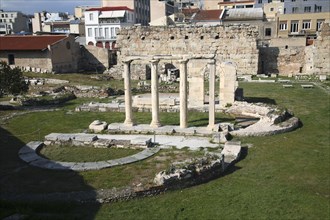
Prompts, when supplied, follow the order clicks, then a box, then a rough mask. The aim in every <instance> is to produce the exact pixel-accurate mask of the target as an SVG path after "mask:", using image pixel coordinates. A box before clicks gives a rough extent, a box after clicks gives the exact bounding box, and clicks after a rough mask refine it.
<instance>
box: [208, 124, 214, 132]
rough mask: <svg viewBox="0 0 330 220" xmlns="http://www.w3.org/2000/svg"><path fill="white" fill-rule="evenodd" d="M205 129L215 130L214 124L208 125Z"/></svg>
mask: <svg viewBox="0 0 330 220" xmlns="http://www.w3.org/2000/svg"><path fill="white" fill-rule="evenodd" d="M207 129H209V130H211V131H213V130H214V129H215V124H210V125H208V126H207Z"/></svg>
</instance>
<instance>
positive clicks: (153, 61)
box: [149, 59, 159, 64]
mask: <svg viewBox="0 0 330 220" xmlns="http://www.w3.org/2000/svg"><path fill="white" fill-rule="evenodd" d="M149 62H150V63H152V64H158V63H159V60H158V59H153V60H150V61H149Z"/></svg>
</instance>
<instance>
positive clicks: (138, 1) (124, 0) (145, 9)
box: [102, 0, 158, 26]
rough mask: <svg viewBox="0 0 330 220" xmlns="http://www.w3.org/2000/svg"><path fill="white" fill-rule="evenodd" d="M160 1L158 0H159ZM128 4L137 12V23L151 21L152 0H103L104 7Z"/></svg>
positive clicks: (145, 23) (145, 24)
mask: <svg viewBox="0 0 330 220" xmlns="http://www.w3.org/2000/svg"><path fill="white" fill-rule="evenodd" d="M157 1H158V0H157ZM120 6H126V7H127V8H130V9H132V10H133V11H134V13H135V23H137V24H141V25H144V26H147V25H148V24H149V22H150V0H102V7H120Z"/></svg>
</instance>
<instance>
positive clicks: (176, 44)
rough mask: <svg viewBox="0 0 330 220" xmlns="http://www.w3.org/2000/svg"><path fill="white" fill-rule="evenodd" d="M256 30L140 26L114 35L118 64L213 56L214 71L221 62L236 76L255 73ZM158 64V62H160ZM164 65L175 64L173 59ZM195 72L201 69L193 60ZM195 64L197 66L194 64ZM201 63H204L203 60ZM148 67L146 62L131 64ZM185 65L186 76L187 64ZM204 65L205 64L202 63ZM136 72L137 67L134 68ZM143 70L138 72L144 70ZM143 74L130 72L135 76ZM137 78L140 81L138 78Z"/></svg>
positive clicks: (256, 65)
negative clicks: (229, 65) (234, 70)
mask: <svg viewBox="0 0 330 220" xmlns="http://www.w3.org/2000/svg"><path fill="white" fill-rule="evenodd" d="M257 36H258V28H257V27H254V26H249V25H231V26H212V27H211V26H210V27H142V26H134V27H130V28H125V29H121V30H120V32H119V33H118V34H117V45H118V47H119V48H120V49H119V50H120V52H119V53H118V65H121V63H122V61H123V60H125V59H126V58H127V57H129V56H141V57H143V56H153V55H158V56H162V55H167V56H170V55H172V56H194V55H196V54H197V55H214V58H215V59H216V64H217V72H218V68H219V67H220V64H221V63H222V62H232V63H234V64H235V65H236V66H237V74H238V75H243V74H257V70H258V59H259V56H258V54H259V51H258V49H257V45H256V38H257ZM161 62H162V61H161ZM166 62H168V63H171V62H174V63H176V62H177V60H175V59H173V61H172V60H167V61H166ZM192 62H195V64H194V66H199V67H198V68H195V69H200V70H201V69H203V67H201V66H200V65H199V60H198V59H194V60H191V61H189V63H192ZM196 62H197V63H196ZM203 62H204V63H205V60H204V61H203ZM136 63H140V64H144V65H148V60H145V61H134V62H133V63H132V65H134V64H136ZM189 63H188V73H189V74H191V73H190V72H189V71H190V70H189V65H190V66H191V65H192V64H189ZM204 65H206V64H204ZM135 69H138V68H135ZM145 69H146V68H145V67H144V68H141V71H142V70H144V71H145ZM141 74H145V73H139V72H134V70H132V78H133V79H134V78H138V77H135V76H136V75H141ZM139 77H140V78H143V77H141V76H139Z"/></svg>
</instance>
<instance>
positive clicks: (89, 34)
mask: <svg viewBox="0 0 330 220" xmlns="http://www.w3.org/2000/svg"><path fill="white" fill-rule="evenodd" d="M87 36H88V37H93V30H92V28H88V29H87Z"/></svg>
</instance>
